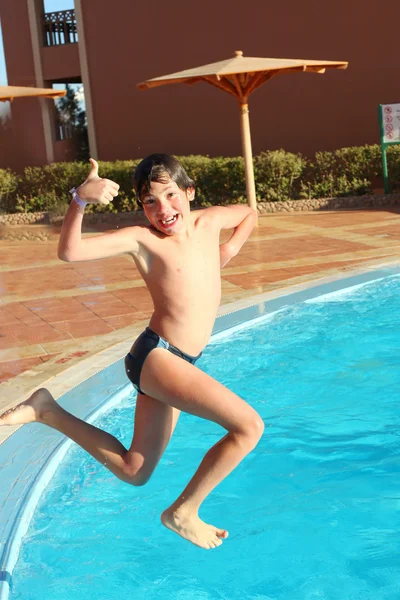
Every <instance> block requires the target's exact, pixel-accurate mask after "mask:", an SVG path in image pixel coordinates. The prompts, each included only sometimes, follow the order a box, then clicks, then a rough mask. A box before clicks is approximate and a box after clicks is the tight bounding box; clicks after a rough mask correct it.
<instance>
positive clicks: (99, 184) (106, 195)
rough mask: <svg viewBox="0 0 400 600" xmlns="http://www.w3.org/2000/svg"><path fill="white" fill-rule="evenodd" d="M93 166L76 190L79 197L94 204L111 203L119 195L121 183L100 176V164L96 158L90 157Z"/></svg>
mask: <svg viewBox="0 0 400 600" xmlns="http://www.w3.org/2000/svg"><path fill="white" fill-rule="evenodd" d="M90 164H91V165H92V168H91V170H90V173H89V175H88V176H87V177H86V179H85V181H84V182H83V183H82V184H81V185H80V186H79V187H78V189H77V190H76V191H77V192H78V196H79V198H81V199H82V200H84V201H85V202H91V203H92V204H109V203H110V202H111V201H112V200H113V199H114V198H115V196H118V190H119V185H118V184H117V183H115V182H114V181H111V179H102V178H101V177H99V165H98V163H97V161H96V160H94V158H91V159H90Z"/></svg>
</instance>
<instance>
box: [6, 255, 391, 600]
mask: <svg viewBox="0 0 400 600" xmlns="http://www.w3.org/2000/svg"><path fill="white" fill-rule="evenodd" d="M397 274H400V264H399V263H393V262H391V263H387V264H385V265H381V266H380V268H379V269H377V268H376V265H374V267H371V268H370V269H367V270H366V268H365V266H364V269H360V268H359V269H357V270H355V271H352V272H350V273H347V274H346V276H343V275H344V274H343V273H341V274H338V275H336V276H330V277H324V278H321V279H318V280H313V281H309V282H307V283H303V284H298V285H295V286H291V287H289V288H280V289H279V290H274V291H273V292H267V293H263V294H259V295H257V296H252V297H250V298H247V299H243V300H239V301H236V302H233V303H231V304H226V305H223V306H222V307H220V310H219V314H218V317H217V319H216V323H215V326H214V329H213V333H212V340H213V339H214V338H215V337H216V336H217V337H218V334H221V333H222V332H225V331H228V330H229V331H230V332H233V331H234V330H235V329H237V328H240V327H243V326H245V325H247V324H248V323H249V324H250V323H251V322H254V320H256V319H259V318H262V317H264V316H266V315H271V314H272V313H274V312H276V311H278V310H281V309H282V308H284V307H287V306H290V305H292V304H297V303H300V302H305V301H306V300H310V299H312V298H317V297H319V296H324V295H327V294H331V293H335V292H338V291H340V290H344V289H347V288H352V287H355V286H358V285H362V284H366V283H369V282H372V281H376V280H379V279H382V278H384V277H388V276H391V275H397ZM126 351H127V344H126V342H119V343H118V344H116V345H114V346H112V347H110V348H108V349H107V350H104V351H102V352H100V353H99V354H96V355H95V356H93V357H90V358H88V359H86V360H84V361H82V363H80V364H78V365H74V366H73V367H71V368H70V369H67V370H66V371H64V372H63V373H60V375H58V376H57V377H55V378H54V379H53V380H52V381H51V382H50V385H49V387H50V390H51V392H52V393H53V394H54V396H55V397H56V398H58V401H59V402H60V404H61V405H62V406H63V407H64V408H66V409H67V410H69V411H71V412H73V413H74V414H76V415H77V416H79V417H80V418H83V419H85V420H87V421H88V422H93V421H94V420H95V419H97V418H98V417H99V416H100V415H101V414H102V413H104V412H106V411H108V410H110V408H111V407H113V406H116V405H117V404H118V403H119V402H121V401H122V400H123V399H124V398H126V397H127V396H128V395H130V394H131V392H132V386H131V385H130V383H127V382H126V376H125V374H124V368H123V364H122V362H123V361H122V359H123V357H124V356H125V354H126ZM94 385H95V386H96V397H95V399H94V398H93V397H91V396H90V394H89V393H88V392H89V389H93V386H94ZM85 392H86V395H85ZM82 398H84V401H82ZM10 429H12V428H10ZM71 444H72V442H71V440H69V439H67V438H65V437H64V436H62V435H61V434H60V433H59V432H57V431H54V430H52V429H50V428H46V427H43V426H41V425H39V424H37V423H33V424H29V425H24V426H23V427H19V428H17V429H16V430H13V431H12V434H11V435H10V436H9V437H8V438H7V439H5V440H4V441H3V443H2V444H1V445H0V469H1V471H2V473H3V476H2V488H1V490H0V514H1V518H0V553H1V554H0V600H7V599H8V596H9V591H10V588H11V586H12V572H13V569H14V566H15V564H16V562H17V560H18V556H19V551H20V547H21V543H22V540H23V537H24V535H25V533H26V531H27V529H28V527H29V524H30V521H31V519H32V517H33V514H34V511H35V508H36V505H37V503H38V501H39V498H40V496H41V494H42V492H43V491H44V490H45V488H46V486H47V485H48V483H49V481H50V480H51V477H52V476H53V474H54V473H55V471H56V469H57V467H58V465H59V463H60V462H61V460H62V458H63V456H64V455H65V453H66V452H67V450H68V448H69V447H70V445H71Z"/></svg>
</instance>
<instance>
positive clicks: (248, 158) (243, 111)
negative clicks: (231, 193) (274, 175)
mask: <svg viewBox="0 0 400 600" xmlns="http://www.w3.org/2000/svg"><path fill="white" fill-rule="evenodd" d="M240 133H241V136H242V148H243V157H244V172H245V177H246V195H247V202H248V203H249V206H251V208H253V209H254V210H255V211H257V200H256V186H255V183H254V167H253V152H252V149H251V136H250V120H249V106H248V104H247V102H240Z"/></svg>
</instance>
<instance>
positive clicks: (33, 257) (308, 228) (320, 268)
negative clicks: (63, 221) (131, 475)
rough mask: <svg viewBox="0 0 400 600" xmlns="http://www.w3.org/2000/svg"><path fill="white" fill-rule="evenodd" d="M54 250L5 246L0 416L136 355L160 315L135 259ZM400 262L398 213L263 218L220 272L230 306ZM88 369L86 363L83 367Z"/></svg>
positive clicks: (1, 243)
mask: <svg viewBox="0 0 400 600" xmlns="http://www.w3.org/2000/svg"><path fill="white" fill-rule="evenodd" d="M56 248H57V236H56V235H55V234H54V235H53V236H52V238H51V239H50V240H49V241H36V242H30V241H20V242H17V241H7V240H0V392H1V393H0V411H2V410H3V409H5V408H8V407H10V406H12V405H14V404H15V403H16V402H19V401H21V400H22V399H23V398H24V397H25V396H26V395H27V394H28V393H29V392H30V391H31V390H33V389H35V388H37V387H39V386H41V385H44V384H47V383H48V382H49V381H50V380H52V379H54V378H55V377H56V376H57V375H60V374H62V373H63V372H65V371H67V372H65V381H66V389H67V388H68V379H69V372H72V371H71V369H70V367H74V369H73V370H74V371H76V368H75V367H76V365H77V364H78V365H79V364H82V370H84V364H86V363H87V361H86V359H87V358H89V357H93V356H94V355H96V354H98V353H101V354H100V355H99V365H101V364H102V362H103V361H104V360H105V358H104V357H105V356H106V355H107V353H108V352H109V350H110V349H111V348H112V347H116V346H118V347H121V344H122V347H123V348H125V345H126V349H128V348H129V345H130V343H131V342H132V340H133V339H134V338H135V336H136V335H137V334H138V333H139V332H140V331H141V330H142V328H143V326H144V324H146V323H147V321H148V319H149V316H150V314H151V311H152V303H151V300H150V296H149V294H148V292H147V290H146V288H145V287H144V285H143V282H142V280H141V279H140V277H139V274H138V272H137V270H136V269H135V267H134V264H133V262H132V260H131V259H130V257H128V256H121V257H117V258H112V259H106V260H98V261H93V262H83V263H72V264H67V263H62V262H61V261H59V260H58V259H57V254H56ZM398 262H400V210H399V209H397V210H368V211H367V210H365V211H342V212H318V213H316V212H314V213H284V214H282V213H280V214H274V215H268V216H263V217H260V219H259V227H258V229H256V230H255V231H254V232H253V234H252V236H251V238H250V240H249V241H248V242H247V244H246V245H245V247H244V248H243V250H242V251H241V253H240V254H239V256H237V257H236V258H235V259H234V260H232V261H231V263H229V265H228V266H227V267H226V268H225V269H224V270H223V271H222V289H223V297H222V305H223V307H222V309H221V310H222V311H225V312H226V310H227V307H226V305H228V304H230V303H235V305H238V303H240V301H245V300H246V299H249V298H250V297H252V296H255V295H259V294H264V293H266V292H274V291H277V290H280V289H287V288H289V287H292V286H294V285H298V284H304V283H308V282H310V281H318V280H321V279H322V278H326V277H337V276H338V275H340V274H341V273H343V274H344V275H345V274H346V273H347V274H348V273H349V272H350V271H354V270H355V269H359V270H362V269H364V270H366V269H370V268H372V267H374V268H377V266H380V265H389V264H393V263H398ZM82 361H84V362H82Z"/></svg>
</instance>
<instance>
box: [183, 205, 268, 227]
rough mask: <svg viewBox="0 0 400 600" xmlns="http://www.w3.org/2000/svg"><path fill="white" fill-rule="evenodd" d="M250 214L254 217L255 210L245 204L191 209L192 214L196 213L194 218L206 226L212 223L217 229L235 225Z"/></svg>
mask: <svg viewBox="0 0 400 600" xmlns="http://www.w3.org/2000/svg"><path fill="white" fill-rule="evenodd" d="M250 214H252V215H253V216H254V217H256V212H255V211H254V210H253V209H252V208H250V207H249V206H248V205H247V204H230V205H228V206H210V207H208V208H204V209H202V210H195V211H193V215H196V216H195V218H196V220H197V221H198V222H199V223H204V224H206V225H207V226H210V225H211V224H213V225H215V226H216V227H217V228H219V229H231V228H233V227H237V226H238V225H239V224H240V223H241V222H242V221H243V220H244V219H245V218H246V217H248V216H249V215H250Z"/></svg>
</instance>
